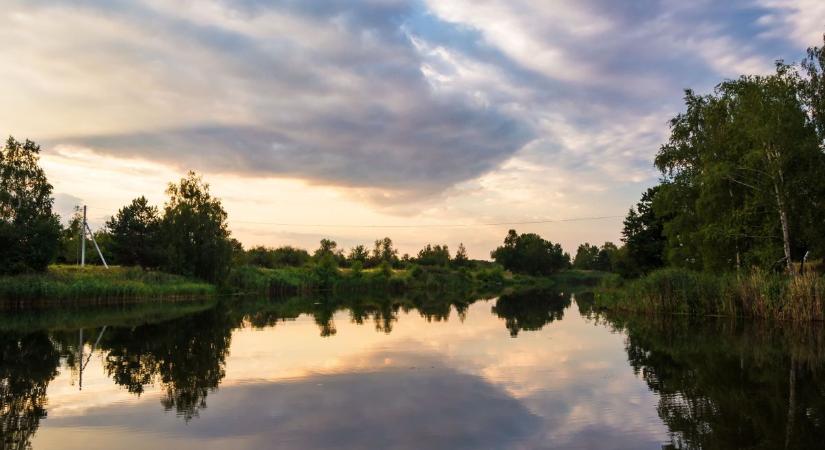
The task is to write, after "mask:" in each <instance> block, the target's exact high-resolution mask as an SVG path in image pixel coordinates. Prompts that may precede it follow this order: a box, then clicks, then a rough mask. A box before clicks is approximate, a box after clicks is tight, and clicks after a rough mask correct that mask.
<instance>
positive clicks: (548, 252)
mask: <svg viewBox="0 0 825 450" xmlns="http://www.w3.org/2000/svg"><path fill="white" fill-rule="evenodd" d="M490 256H491V257H492V258H493V259H494V260H495V261H496V262H497V263H499V264H501V265H502V266H504V268H505V269H507V270H510V271H512V272H517V273H526V274H531V275H549V274H552V273H555V272H558V271H559V270H562V269H566V268H568V267H569V266H570V255H568V254H567V253H564V251H563V250H562V248H561V246H560V245H559V244H553V243H552V242H550V241H548V240H545V239H542V238H541V236H539V235H537V234H534V233H525V234H521V235H519V234H518V233H516V230H510V231H509V232H508V233H507V237H505V238H504V245H502V246H501V247H498V248H496V249H495V250H493V252H492V253H491V254H490Z"/></svg>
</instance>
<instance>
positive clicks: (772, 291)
mask: <svg viewBox="0 0 825 450" xmlns="http://www.w3.org/2000/svg"><path fill="white" fill-rule="evenodd" d="M595 306H596V307H597V308H600V309H606V310H620V311H634V312H643V313H665V314H688V315H722V316H733V317H750V318H765V319H775V320H793V321H821V320H825V276H822V275H818V274H815V273H807V274H804V275H799V276H796V277H793V278H789V277H788V276H787V275H784V274H776V273H767V272H764V271H754V272H751V273H749V274H741V275H739V276H737V275H736V274H721V275H717V274H709V273H701V272H694V271H690V270H685V269H674V268H670V269H661V270H657V271H654V272H652V273H650V274H649V275H647V276H645V277H642V278H640V279H637V280H621V279H620V278H618V277H608V278H605V280H604V281H603V282H602V285H601V286H600V288H599V289H598V290H597V292H596V294H595Z"/></svg>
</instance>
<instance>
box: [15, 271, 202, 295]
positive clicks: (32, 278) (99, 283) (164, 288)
mask: <svg viewBox="0 0 825 450" xmlns="http://www.w3.org/2000/svg"><path fill="white" fill-rule="evenodd" d="M215 292H216V289H215V287H214V286H212V285H210V284H208V283H203V282H200V281H195V280H191V279H188V278H185V277H181V276H177V275H170V274H167V273H163V272H157V271H151V270H142V269H140V268H135V267H114V266H113V267H111V268H109V269H106V268H103V267H99V266H86V267H83V268H81V267H78V266H60V265H58V266H51V267H49V269H48V270H47V271H46V272H45V273H42V274H30V275H16V276H5V277H0V299H3V300H72V299H83V300H96V299H130V298H144V297H147V298H148V297H152V298H158V297H164V298H170V297H195V296H204V295H211V294H214V293H215Z"/></svg>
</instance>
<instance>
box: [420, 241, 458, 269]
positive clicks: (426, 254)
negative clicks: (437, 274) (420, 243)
mask: <svg viewBox="0 0 825 450" xmlns="http://www.w3.org/2000/svg"><path fill="white" fill-rule="evenodd" d="M416 262H417V263H418V264H420V265H422V266H442V267H446V266H448V265H450V250H449V249H448V248H447V246H446V245H443V246H442V245H436V246H432V245H430V244H427V246H426V247H424V248H422V249H421V250H420V251H419V252H418V258H416Z"/></svg>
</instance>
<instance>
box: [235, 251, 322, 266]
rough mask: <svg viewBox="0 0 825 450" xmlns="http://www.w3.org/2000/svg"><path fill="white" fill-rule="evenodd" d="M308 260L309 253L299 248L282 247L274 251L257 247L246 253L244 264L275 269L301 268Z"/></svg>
mask: <svg viewBox="0 0 825 450" xmlns="http://www.w3.org/2000/svg"><path fill="white" fill-rule="evenodd" d="M309 260H310V256H309V253H307V251H306V250H304V249H301V248H295V247H291V246H288V245H286V246H283V247H278V248H275V249H272V248H267V247H264V246H257V247H253V248H250V249H249V250H247V251H246V259H245V262H246V264H251V265H253V266H259V267H266V268H269V269H275V268H278V267H302V266H305V265H306V264H307V263H308V262H309Z"/></svg>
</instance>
